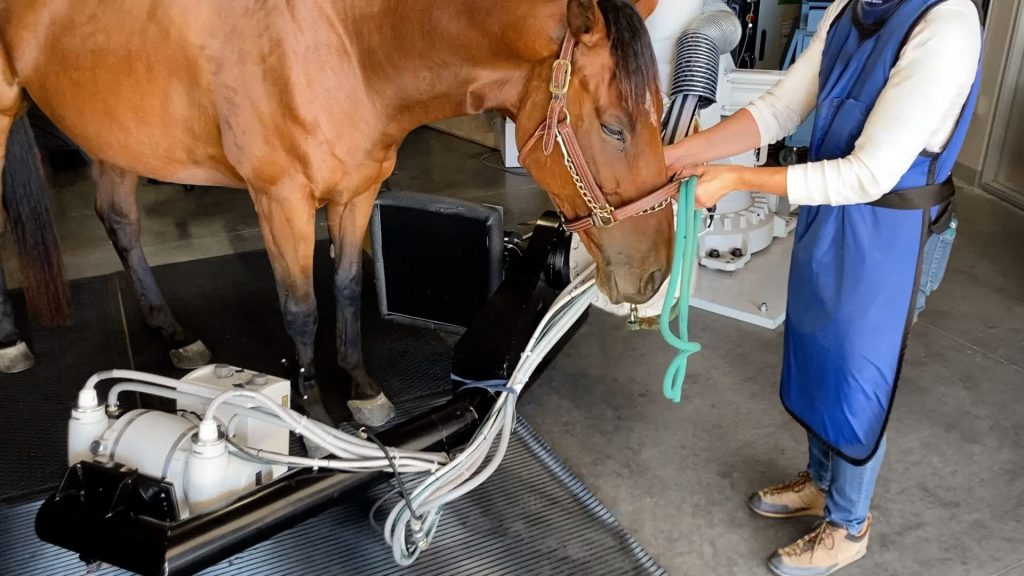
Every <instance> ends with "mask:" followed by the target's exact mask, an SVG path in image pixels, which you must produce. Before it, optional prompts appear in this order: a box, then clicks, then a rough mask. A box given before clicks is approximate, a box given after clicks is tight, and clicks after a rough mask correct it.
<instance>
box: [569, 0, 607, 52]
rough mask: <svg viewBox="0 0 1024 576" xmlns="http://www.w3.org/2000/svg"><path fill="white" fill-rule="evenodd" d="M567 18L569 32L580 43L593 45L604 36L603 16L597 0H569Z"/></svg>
mask: <svg viewBox="0 0 1024 576" xmlns="http://www.w3.org/2000/svg"><path fill="white" fill-rule="evenodd" d="M567 18H568V21H569V32H570V33H571V34H572V36H573V38H575V39H576V41H577V42H579V43H580V44H583V45H584V46H593V45H594V44H596V43H597V42H598V41H600V40H601V39H603V38H604V36H605V28H604V17H603V16H601V10H600V9H599V8H598V7H597V0H569V6H568V10H567Z"/></svg>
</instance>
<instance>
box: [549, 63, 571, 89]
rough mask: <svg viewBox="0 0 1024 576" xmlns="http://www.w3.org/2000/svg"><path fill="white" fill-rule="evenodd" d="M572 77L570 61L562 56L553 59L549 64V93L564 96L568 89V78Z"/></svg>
mask: <svg viewBox="0 0 1024 576" xmlns="http://www.w3.org/2000/svg"><path fill="white" fill-rule="evenodd" d="M570 78H572V62H569V61H568V60H566V59H564V58H559V59H557V60H555V63H554V64H552V65H551V86H550V90H551V94H553V95H555V96H565V93H566V92H568V91H569V79H570Z"/></svg>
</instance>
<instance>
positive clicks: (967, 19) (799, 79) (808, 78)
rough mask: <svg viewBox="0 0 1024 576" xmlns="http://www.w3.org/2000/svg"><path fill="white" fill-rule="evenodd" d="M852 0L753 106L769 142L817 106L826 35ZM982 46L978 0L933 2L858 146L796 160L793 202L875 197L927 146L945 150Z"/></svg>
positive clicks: (831, 14)
mask: <svg viewBox="0 0 1024 576" xmlns="http://www.w3.org/2000/svg"><path fill="white" fill-rule="evenodd" d="M847 1H854V2H855V1H857V0H836V2H834V3H833V4H832V6H831V7H829V9H828V11H827V12H826V13H825V16H824V18H823V19H822V21H821V24H820V25H819V27H818V30H817V32H816V33H815V35H814V38H813V39H812V40H811V43H810V45H809V46H808V47H807V49H806V50H805V51H804V52H803V54H802V55H801V56H800V57H799V58H798V59H797V61H796V62H794V63H793V65H792V66H791V67H790V68H789V70H788V71H787V73H786V74H785V75H784V76H783V78H782V79H781V80H780V81H779V82H778V84H776V86H775V87H774V88H772V89H771V90H769V91H768V92H766V93H765V94H763V95H762V96H761V97H760V98H758V99H757V100H755V101H754V102H753V103H751V104H750V106H748V107H747V110H749V111H750V113H751V114H753V116H754V119H755V120H756V121H757V126H758V129H759V131H760V133H761V143H762V145H766V144H770V143H772V142H776V141H778V140H780V139H782V138H784V137H786V136H788V135H790V134H792V133H793V132H795V131H796V129H797V128H798V127H799V126H800V124H801V122H803V120H804V119H806V118H807V117H808V116H809V115H810V113H811V111H812V110H813V109H814V107H815V104H816V99H817V95H818V72H819V68H820V67H821V60H822V53H823V51H824V48H825V37H826V34H828V30H829V27H830V25H831V24H832V21H833V20H834V19H835V17H836V16H837V15H838V14H839V11H840V10H841V9H842V8H843V6H844V5H845V4H846V3H847ZM850 8H851V9H852V8H853V7H852V6H851V7H850ZM980 53H981V32H980V24H979V21H978V10H977V8H975V7H974V4H973V3H972V2H971V0H946V1H945V2H943V3H941V4H939V5H937V6H936V7H934V8H933V9H932V10H931V11H930V12H928V13H927V14H926V15H925V17H924V18H923V19H922V20H921V21H920V22H919V23H918V25H917V27H916V28H915V29H914V30H913V32H912V33H911V35H910V37H909V38H908V40H907V43H906V45H905V46H904V47H903V51H902V52H900V56H899V60H898V61H897V62H896V65H895V66H894V67H893V69H892V72H891V74H890V75H889V80H888V82H887V83H886V85H885V88H884V89H883V90H882V93H881V94H880V95H879V97H878V100H877V102H876V103H875V106H874V108H873V109H872V111H871V113H870V115H869V116H868V119H867V123H866V124H865V125H864V130H863V131H862V132H861V135H860V138H858V139H857V143H856V146H855V148H854V150H853V152H851V153H850V155H849V156H846V157H845V158H839V159H836V160H825V161H820V162H809V163H806V164H799V165H794V166H790V167H789V168H788V171H787V178H786V180H787V187H788V194H789V199H790V201H791V202H793V203H794V204H802V205H816V204H831V205H833V206H838V205H844V204H861V203H865V202H872V201H874V200H877V199H878V198H880V197H881V196H882V195H883V194H885V193H887V192H889V191H890V190H892V188H893V187H895V186H896V183H897V182H899V180H900V178H901V177H902V176H903V174H904V173H906V171H907V170H908V169H909V168H910V165H911V164H912V163H913V161H914V159H915V158H917V156H918V155H919V154H921V152H922V151H924V150H928V151H930V152H941V151H942V150H943V149H944V148H945V146H946V144H947V143H948V142H949V139H950V137H951V136H952V134H953V130H954V128H955V127H956V123H957V120H958V119H959V117H960V112H961V110H962V109H963V106H964V102H965V101H966V100H967V96H968V94H969V93H970V89H971V85H972V84H973V82H974V77H975V74H976V72H977V69H978V57H979V55H980Z"/></svg>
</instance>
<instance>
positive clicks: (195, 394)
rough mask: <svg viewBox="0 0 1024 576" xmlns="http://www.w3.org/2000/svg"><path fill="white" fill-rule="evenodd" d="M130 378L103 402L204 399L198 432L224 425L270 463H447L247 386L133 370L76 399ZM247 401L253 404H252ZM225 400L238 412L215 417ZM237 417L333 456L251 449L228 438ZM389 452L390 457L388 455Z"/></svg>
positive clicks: (102, 376) (363, 468)
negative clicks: (128, 397) (122, 397)
mask: <svg viewBox="0 0 1024 576" xmlns="http://www.w3.org/2000/svg"><path fill="white" fill-rule="evenodd" d="M125 378H127V379H130V380H129V381H127V382H121V383H119V384H116V385H115V386H113V387H112V388H111V389H110V391H109V393H108V394H107V404H108V407H110V408H117V405H118V396H119V394H120V393H122V392H143V393H146V394H152V395H154V396H161V397H165V398H172V399H175V400H184V399H192V400H195V399H199V400H203V401H208V402H209V405H208V406H207V409H206V412H205V414H204V415H203V420H202V422H200V423H199V434H200V437H202V436H203V435H204V434H206V435H207V436H208V439H209V440H216V439H217V438H218V437H219V436H218V431H217V428H218V425H223V427H224V431H225V436H226V440H227V442H228V443H229V444H231V446H232V447H233V448H234V449H235V450H236V451H237V452H238V453H240V454H242V455H244V456H246V457H249V458H253V459H256V460H260V461H265V462H270V463H272V464H284V465H287V466H291V467H303V468H328V469H331V470H339V471H344V472H372V471H393V470H394V468H393V467H392V462H394V465H395V467H397V468H398V472H399V473H417V472H433V471H435V470H437V469H438V468H439V467H440V466H441V465H443V464H445V463H446V462H448V456H447V455H445V454H443V453H439V452H420V451H415V450H401V449H398V448H392V447H387V454H385V453H384V452H382V451H381V447H380V446H379V445H378V444H376V443H374V442H371V441H370V440H367V439H364V438H358V437H356V436H353V435H352V434H346V433H345V432H341V431H340V430H336V429H334V428H332V427H330V426H328V425H327V424H323V423H322V422H318V421H316V420H312V419H310V418H307V417H306V416H304V415H302V414H299V413H298V412H295V411H294V410H291V409H288V408H285V407H284V406H281V405H279V404H278V403H277V402H275V401H274V400H273V399H272V398H270V397H268V396H266V395H265V394H261V393H259V392H253V391H250V390H228V391H222V390H221V389H219V388H215V387H211V386H207V385H204V384H201V383H198V382H189V381H187V380H176V379H173V378H167V377H164V376H157V375H155V374H148V373H146V372H138V371H135V370H108V371H106V372H100V373H97V374H95V375H94V376H92V377H91V378H90V379H89V380H88V381H87V382H86V384H85V386H84V387H83V389H82V392H80V393H79V403H80V404H81V402H82V398H83V397H86V400H87V401H88V402H94V399H95V395H96V392H95V385H96V383H98V382H99V381H101V380H107V379H125ZM242 400H249V401H255V402H256V403H258V404H260V405H261V407H260V408H247V407H245V404H246V403H245V402H243V401H242ZM250 403H251V402H250ZM223 404H231V408H232V410H234V411H235V412H236V414H235V415H234V416H232V418H231V419H230V420H228V421H227V422H222V421H219V420H217V419H216V413H217V410H218V409H219V408H220V407H221V406H222V405H223ZM240 415H245V417H247V418H254V419H257V420H260V421H263V422H268V423H270V424H275V425H277V426H281V427H282V428H287V429H289V430H291V431H293V432H295V433H297V434H300V435H302V436H304V437H305V438H306V439H307V440H309V441H310V442H311V443H313V444H315V445H317V446H319V447H321V448H323V449H324V450H327V451H328V452H329V453H330V454H332V455H333V456H335V457H334V458H303V457H299V456H291V455H288V454H280V453H277V452H272V451H268V450H254V449H252V448H250V447H248V446H242V445H240V444H238V443H237V442H235V441H234V440H233V439H232V438H231V434H230V432H231V431H232V430H233V429H234V424H235V423H236V422H237V420H236V419H237V418H238V417H239V416H240ZM389 456H390V460H389V459H388V457H389Z"/></svg>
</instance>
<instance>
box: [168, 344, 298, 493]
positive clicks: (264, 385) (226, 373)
mask: <svg viewBox="0 0 1024 576" xmlns="http://www.w3.org/2000/svg"><path fill="white" fill-rule="evenodd" d="M184 379H185V380H189V381H191V382H200V383H202V384H206V385H208V386H213V387H217V388H221V389H222V390H232V389H239V388H243V389H245V390H251V391H253V392H261V393H263V394H265V395H267V396H269V397H270V398H272V399H274V401H276V402H278V403H279V404H281V406H284V407H285V408H290V407H291V383H290V382H288V381H287V380H283V379H281V378H276V377H274V376H268V375H266V374H258V373H256V372H253V371H252V370H244V369H242V368H238V367H235V366H230V365H227V364H210V365H207V366H203V367H202V368H197V369H195V370H193V371H192V372H189V373H188V374H187V375H186V376H185V378H184ZM237 401H238V402H242V401H243V400H242V399H238V400H237ZM233 402H234V401H233ZM206 405H207V402H189V401H179V402H178V410H186V411H190V412H195V413H196V414H200V415H202V414H205V413H206ZM245 406H246V407H247V408H249V407H256V406H260V405H259V404H257V403H255V402H249V403H247V404H245ZM237 412H238V411H237V410H236V409H234V408H233V407H232V406H231V405H230V404H226V403H225V404H222V405H221V407H220V408H219V409H218V410H217V418H218V419H219V420H221V421H222V422H229V421H230V420H231V418H232V416H234V415H235V414H237ZM233 430H234V433H235V436H234V440H235V441H236V442H238V443H239V444H241V445H243V446H248V447H250V448H258V449H260V450H270V451H273V452H277V453H279V454H287V453H288V430H287V429H285V428H283V427H281V426H275V425H273V424H270V423H267V422H263V421H260V420H251V419H249V418H245V417H244V416H239V417H238V418H237V419H236V423H235V426H234V428H233ZM287 470H288V468H287V467H286V466H274V467H273V476H274V477H277V476H279V475H281V474H284V473H285V472H286V471H287ZM267 480H269V478H268V479H267Z"/></svg>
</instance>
